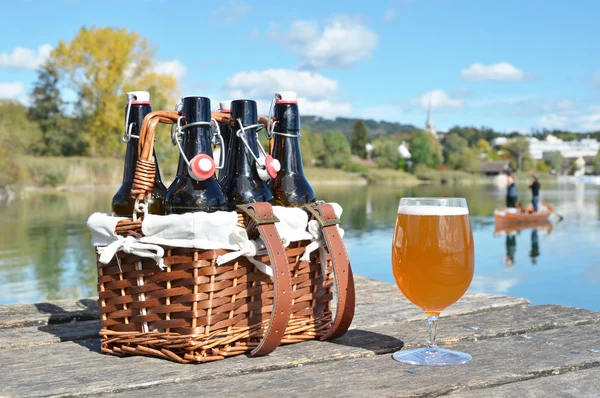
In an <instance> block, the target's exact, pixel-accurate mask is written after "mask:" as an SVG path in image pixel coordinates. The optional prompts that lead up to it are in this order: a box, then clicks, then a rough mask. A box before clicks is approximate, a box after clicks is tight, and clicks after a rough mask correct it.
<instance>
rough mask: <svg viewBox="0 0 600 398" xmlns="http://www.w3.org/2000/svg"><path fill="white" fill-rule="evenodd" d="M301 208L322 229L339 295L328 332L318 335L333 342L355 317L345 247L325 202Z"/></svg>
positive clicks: (351, 276)
mask: <svg viewBox="0 0 600 398" xmlns="http://www.w3.org/2000/svg"><path fill="white" fill-rule="evenodd" d="M304 209H305V210H306V211H307V212H308V214H309V217H312V218H313V219H315V220H317V222H318V223H319V225H320V226H321V230H322V233H323V237H324V238H325V245H326V247H327V251H328V252H329V255H330V256H331V265H332V267H333V277H334V280H335V286H336V288H337V293H338V294H337V297H338V303H337V310H336V314H335V319H334V320H333V322H332V324H331V329H329V331H328V332H327V333H326V334H325V335H324V336H321V340H329V339H335V338H336V337H340V336H342V335H344V333H346V332H347V331H348V328H349V327H350V324H351V323H352V319H353V318H354V305H355V300H356V299H355V294H354V276H353V275H352V267H351V266H350V259H349V258H348V253H347V252H346V246H345V245H344V241H343V240H342V237H341V236H340V234H339V232H338V229H337V225H338V224H339V223H340V220H339V218H337V216H336V215H335V211H334V209H333V206H331V205H330V204H327V203H325V204H320V205H317V204H315V203H311V204H308V205H306V206H305V207H304Z"/></svg>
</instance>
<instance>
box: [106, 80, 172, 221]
mask: <svg viewBox="0 0 600 398" xmlns="http://www.w3.org/2000/svg"><path fill="white" fill-rule="evenodd" d="M127 101H128V103H127V104H126V105H125V119H126V120H127V109H129V119H128V122H127V123H128V126H127V129H128V131H129V127H130V126H131V135H135V136H139V134H140V127H141V125H142V121H143V120H144V116H146V115H147V114H148V113H150V112H152V107H151V106H150V94H149V93H147V92H145V91H133V92H130V93H127ZM138 142H139V140H138V139H137V138H136V137H130V138H129V141H128V142H127V150H126V152H125V168H124V169H123V183H122V184H121V187H120V188H119V190H118V191H117V193H116V194H115V196H113V199H112V212H113V214H114V215H116V216H119V217H131V216H132V214H133V207H134V205H135V199H134V198H132V197H131V188H132V186H133V177H134V175H135V166H136V164H137V161H138ZM154 164H155V166H156V173H155V175H154V189H153V190H152V196H151V198H150V202H149V208H148V211H149V212H150V214H163V203H164V198H165V195H166V193H167V188H165V185H164V184H163V182H162V180H161V178H160V170H159V168H158V160H157V159H156V152H154Z"/></svg>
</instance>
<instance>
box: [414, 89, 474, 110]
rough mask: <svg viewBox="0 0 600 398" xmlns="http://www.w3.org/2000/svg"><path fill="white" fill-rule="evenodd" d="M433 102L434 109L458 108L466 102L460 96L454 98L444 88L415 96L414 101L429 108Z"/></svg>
mask: <svg viewBox="0 0 600 398" xmlns="http://www.w3.org/2000/svg"><path fill="white" fill-rule="evenodd" d="M430 102H431V108H432V109H458V108H462V107H464V106H465V102H464V101H463V100H462V99H460V98H454V97H452V96H450V95H449V94H447V93H446V92H445V91H443V90H432V91H428V92H426V93H424V94H423V95H421V96H419V97H417V98H414V99H413V103H416V104H419V105H421V106H422V107H423V108H428V107H429V103H430Z"/></svg>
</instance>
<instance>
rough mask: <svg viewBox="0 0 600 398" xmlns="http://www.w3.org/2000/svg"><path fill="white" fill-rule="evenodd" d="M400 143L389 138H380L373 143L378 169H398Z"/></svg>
mask: <svg viewBox="0 0 600 398" xmlns="http://www.w3.org/2000/svg"><path fill="white" fill-rule="evenodd" d="M399 145H400V144H399V143H398V141H395V140H391V139H389V138H379V139H377V140H375V141H373V147H374V150H373V158H374V161H375V164H376V165H377V167H379V168H382V169H398V168H399V166H400V154H399V153H398V146H399Z"/></svg>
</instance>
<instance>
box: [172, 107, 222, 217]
mask: <svg viewBox="0 0 600 398" xmlns="http://www.w3.org/2000/svg"><path fill="white" fill-rule="evenodd" d="M183 114H184V117H185V120H186V124H185V125H184V126H183V128H182V129H183V130H184V134H183V146H182V148H183V152H184V154H185V158H187V160H188V162H189V165H187V163H184V164H183V165H182V166H183V167H180V170H179V172H180V174H179V175H178V176H177V177H176V179H175V181H174V182H173V184H171V186H170V187H169V189H168V191H167V196H166V197H165V213H166V214H182V213H188V212H195V211H204V212H213V211H217V210H224V209H225V205H226V203H227V200H226V197H225V195H224V194H223V191H222V190H221V186H220V185H219V183H218V182H217V179H216V178H215V175H214V173H215V162H214V160H213V157H212V156H213V154H212V147H211V133H210V126H209V125H208V123H210V99H208V98H206V97H185V98H183ZM202 122H204V124H201V123H202ZM185 166H187V167H185Z"/></svg>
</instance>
